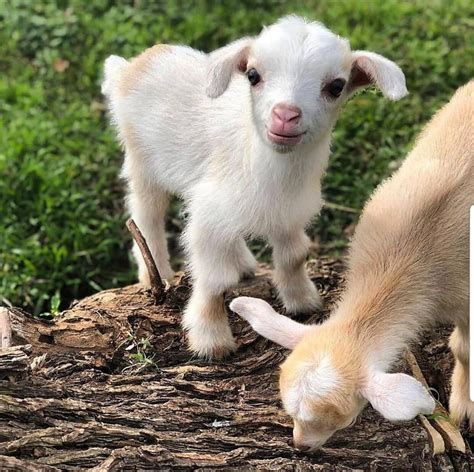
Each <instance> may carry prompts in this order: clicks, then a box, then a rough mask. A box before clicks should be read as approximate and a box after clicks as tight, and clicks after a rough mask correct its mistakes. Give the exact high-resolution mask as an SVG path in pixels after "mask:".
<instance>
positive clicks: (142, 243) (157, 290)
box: [127, 218, 165, 303]
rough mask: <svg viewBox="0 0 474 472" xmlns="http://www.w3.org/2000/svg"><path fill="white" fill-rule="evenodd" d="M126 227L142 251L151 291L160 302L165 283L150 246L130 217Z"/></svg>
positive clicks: (163, 293)
mask: <svg viewBox="0 0 474 472" xmlns="http://www.w3.org/2000/svg"><path fill="white" fill-rule="evenodd" d="M127 228H128V230H129V231H130V233H132V236H133V239H134V240H135V242H136V243H137V245H138V247H139V249H140V252H141V253H142V257H143V260H144V261H145V265H146V268H147V270H148V275H149V277H150V288H151V293H152V295H153V296H154V297H155V300H156V301H157V303H160V302H162V301H163V298H164V295H165V285H164V283H163V280H162V278H161V275H160V273H159V271H158V268H157V267H156V264H155V261H154V259H153V256H152V255H151V252H150V248H149V247H148V244H147V242H146V239H145V238H144V236H143V234H142V232H141V231H140V229H139V228H138V226H137V225H136V223H135V221H133V219H132V218H130V219H129V220H128V221H127Z"/></svg>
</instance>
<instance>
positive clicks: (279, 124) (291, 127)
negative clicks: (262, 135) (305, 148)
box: [268, 103, 304, 144]
mask: <svg viewBox="0 0 474 472" xmlns="http://www.w3.org/2000/svg"><path fill="white" fill-rule="evenodd" d="M301 115H302V112H301V108H298V107H297V106H294V105H288V104H286V103H279V104H278V105H275V106H274V107H273V110H272V115H271V121H270V126H269V128H268V137H269V138H270V140H271V141H273V142H275V143H277V144H297V143H298V142H299V141H300V140H301V137H302V136H303V134H304V133H302V132H301V130H299V128H298V127H299V124H300V120H301Z"/></svg>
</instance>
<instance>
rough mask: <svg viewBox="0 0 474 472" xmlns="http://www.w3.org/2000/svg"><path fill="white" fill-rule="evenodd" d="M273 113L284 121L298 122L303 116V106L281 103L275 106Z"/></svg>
mask: <svg viewBox="0 0 474 472" xmlns="http://www.w3.org/2000/svg"><path fill="white" fill-rule="evenodd" d="M273 114H274V115H275V116H276V117H277V118H278V119H279V120H280V121H283V122H284V123H289V122H292V123H294V124H296V123H298V121H299V120H300V118H301V108H298V107H297V106H293V105H286V104H283V103H280V104H278V105H275V107H274V108H273Z"/></svg>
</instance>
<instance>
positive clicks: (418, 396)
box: [361, 372, 436, 421]
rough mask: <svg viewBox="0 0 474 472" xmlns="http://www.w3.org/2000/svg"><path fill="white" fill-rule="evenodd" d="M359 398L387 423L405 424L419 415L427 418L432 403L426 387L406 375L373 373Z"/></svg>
mask: <svg viewBox="0 0 474 472" xmlns="http://www.w3.org/2000/svg"><path fill="white" fill-rule="evenodd" d="M361 393H362V395H363V396H364V397H365V398H366V399H367V400H369V402H370V403H371V405H372V406H373V407H374V408H375V409H376V410H377V411H378V412H379V413H380V414H381V415H382V416H383V417H384V418H386V419H387V420H389V421H408V420H411V419H413V418H415V417H416V416H417V415H419V414H423V415H428V414H431V413H433V411H434V409H435V406H436V404H435V401H434V399H433V397H432V396H431V395H430V394H429V393H428V391H427V390H426V388H425V387H423V385H422V384H421V383H420V382H418V380H415V379H414V378H413V377H410V376H409V375H406V374H386V373H384V372H377V373H374V374H372V375H371V376H370V377H369V378H368V380H367V384H366V386H365V387H364V388H363V389H362V390H361Z"/></svg>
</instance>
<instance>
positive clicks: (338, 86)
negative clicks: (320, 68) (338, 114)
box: [327, 79, 346, 98]
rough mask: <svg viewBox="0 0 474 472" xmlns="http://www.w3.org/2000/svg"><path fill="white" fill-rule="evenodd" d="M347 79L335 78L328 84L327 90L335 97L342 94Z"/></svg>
mask: <svg viewBox="0 0 474 472" xmlns="http://www.w3.org/2000/svg"><path fill="white" fill-rule="evenodd" d="M345 85H346V81H345V80H344V79H335V80H333V81H332V82H331V83H330V84H328V85H327V91H328V92H329V93H330V94H331V95H332V96H333V97H335V98H337V97H339V95H341V93H342V91H343V90H344V86H345Z"/></svg>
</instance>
